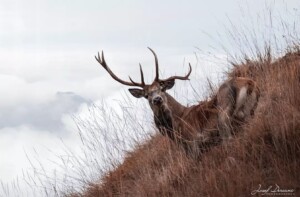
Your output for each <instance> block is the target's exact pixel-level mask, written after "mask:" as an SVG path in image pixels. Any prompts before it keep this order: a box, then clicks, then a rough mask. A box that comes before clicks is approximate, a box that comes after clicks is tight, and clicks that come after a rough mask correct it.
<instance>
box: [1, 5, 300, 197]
mask: <svg viewBox="0 0 300 197" xmlns="http://www.w3.org/2000/svg"><path fill="white" fill-rule="evenodd" d="M268 9H270V10H275V11H274V12H273V13H272V15H274V19H275V20H274V19H273V20H274V22H273V23H274V24H272V26H265V25H264V22H262V21H265V20H268V16H269V13H268ZM299 9H300V2H299V1H298V0H287V1H284V0H276V1H274V0H273V1H271V0H264V1H263V0H251V1H242V0H227V1H217V0H210V1H204V0H191V1H188V2H187V1H177V0H172V1H171V0H166V1H158V0H153V1H151V2H150V1H137V0H129V1H123V0H111V1H110V0H90V1H79V0H72V1H70V0H66V1H58V0H51V1H50V0H48V1H47V0H26V1H24V0H1V2H0V93H1V97H0V155H1V159H0V180H2V182H4V183H8V182H9V181H11V180H13V179H15V177H17V176H20V173H21V172H22V169H23V168H25V167H26V166H28V165H27V164H25V163H28V162H27V159H26V156H25V154H24V152H30V150H31V149H32V148H36V149H38V150H39V151H41V152H42V154H44V156H45V158H46V157H48V156H49V155H48V154H46V153H45V152H44V151H42V148H43V147H44V148H45V147H46V148H49V149H52V150H53V151H54V152H55V151H56V152H60V151H61V150H60V149H59V146H58V143H59V142H60V138H61V139H63V140H64V141H65V142H66V143H67V144H70V146H72V145H74V146H76V144H77V143H78V140H79V139H78V138H76V135H77V134H76V126H75V125H74V123H73V120H72V118H71V116H72V115H74V114H79V113H83V112H82V108H84V107H86V106H88V105H90V104H91V103H93V102H97V101H100V100H103V99H104V100H105V101H106V102H108V103H112V105H114V104H113V100H114V99H115V98H121V97H120V95H121V94H122V93H123V92H124V91H126V89H127V87H124V86H123V85H120V84H118V83H117V82H115V81H114V80H112V79H111V78H110V77H109V76H108V74H107V73H106V72H105V71H104V69H103V68H101V67H100V65H99V64H98V63H97V62H96V61H95V59H94V55H96V53H97V52H98V51H101V50H104V51H105V55H106V60H107V62H108V64H109V65H110V67H111V68H112V69H113V70H114V71H115V73H117V74H118V75H119V76H120V77H123V78H124V79H127V77H128V75H130V76H132V77H133V78H134V79H139V70H138V63H139V62H140V63H142V65H143V66H144V70H145V71H144V72H145V73H146V79H147V81H148V82H150V81H151V80H152V77H153V72H154V69H153V56H152V54H151V53H150V52H149V50H148V49H147V47H148V46H150V47H151V48H153V49H154V50H155V51H156V53H157V55H158V57H159V61H160V65H161V72H162V73H163V76H165V77H167V76H169V75H171V74H181V73H182V74H183V73H185V72H186V70H187V62H191V63H192V66H193V67H194V72H193V76H194V78H193V77H191V83H195V84H199V81H196V80H199V79H201V80H202V79H204V78H205V77H207V76H209V77H213V79H217V78H218V77H220V76H222V75H221V74H220V72H222V71H224V70H226V68H224V65H226V61H227V58H228V54H227V52H228V51H230V53H231V54H235V53H239V52H240V51H241V50H244V48H243V46H239V44H235V45H234V44H233V43H230V42H228V37H230V35H229V32H228V29H230V30H231V31H232V32H239V30H240V29H241V28H242V27H243V32H244V33H246V34H247V33H249V32H250V31H251V28H250V29H247V28H245V27H253V26H255V27H256V28H258V33H261V35H257V38H258V40H259V42H261V43H263V41H264V39H265V36H266V37H267V36H269V35H268V33H270V30H272V32H273V33H274V34H276V35H279V37H280V36H282V35H281V34H285V33H286V32H282V31H281V30H278V27H279V26H277V25H279V24H280V20H284V21H288V22H290V23H291V24H293V22H294V21H295V20H296V18H300V14H299ZM277 20H278V21H279V22H278V21H277ZM231 24H233V27H232V26H231ZM231 28H232V29H231ZM259 28H260V29H259ZM297 28H298V26H296V30H299V29H297ZM247 31H249V32H247ZM237 39H238V38H237ZM260 39H261V40H260ZM241 42H242V41H241ZM224 47H225V48H226V50H224ZM211 51H213V54H211V53H210V52H211ZM202 52H203V53H202ZM206 52H207V54H210V56H205V54H206ZM195 53H196V54H197V56H196V55H195ZM199 76H200V77H199ZM197 77H198V78H197ZM180 83H181V82H180ZM191 100H192V99H191ZM0 194H1V189H0Z"/></svg>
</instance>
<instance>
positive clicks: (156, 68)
mask: <svg viewBox="0 0 300 197" xmlns="http://www.w3.org/2000/svg"><path fill="white" fill-rule="evenodd" d="M148 49H149V50H150V51H151V52H152V53H153V55H154V58H155V71H156V74H155V79H154V81H157V82H164V81H168V80H175V79H179V80H189V76H190V74H191V72H192V66H191V64H190V63H189V72H188V74H187V75H186V76H184V77H182V76H172V77H169V78H167V79H159V74H158V73H159V71H158V60H157V56H156V54H155V52H154V51H153V50H152V49H151V48H150V47H148Z"/></svg>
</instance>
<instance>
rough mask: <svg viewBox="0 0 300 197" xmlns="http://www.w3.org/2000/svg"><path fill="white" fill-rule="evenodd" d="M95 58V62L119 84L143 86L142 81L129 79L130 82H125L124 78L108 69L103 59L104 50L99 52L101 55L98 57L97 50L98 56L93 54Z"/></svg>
mask: <svg viewBox="0 0 300 197" xmlns="http://www.w3.org/2000/svg"><path fill="white" fill-rule="evenodd" d="M95 59H96V60H97V62H99V64H100V65H101V66H102V67H103V68H104V69H105V70H106V71H107V72H108V74H110V76H111V77H112V78H113V79H114V80H116V81H118V82H120V83H121V84H123V85H128V86H139V87H144V86H145V85H144V84H143V83H141V84H140V83H136V82H134V81H132V80H131V79H130V81H131V82H127V81H124V80H122V79H120V78H119V77H117V76H116V75H115V74H114V73H113V72H112V71H111V70H110V68H109V67H108V65H107V64H106V61H105V59H104V52H103V51H102V53H101V57H100V53H99V52H98V57H97V56H95ZM129 78H130V77H129Z"/></svg>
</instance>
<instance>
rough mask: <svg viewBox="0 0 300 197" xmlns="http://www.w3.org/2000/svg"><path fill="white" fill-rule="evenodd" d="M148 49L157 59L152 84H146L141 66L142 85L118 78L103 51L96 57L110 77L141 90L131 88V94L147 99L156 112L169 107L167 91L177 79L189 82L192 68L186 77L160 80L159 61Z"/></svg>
mask: <svg viewBox="0 0 300 197" xmlns="http://www.w3.org/2000/svg"><path fill="white" fill-rule="evenodd" d="M148 49H149V50H150V51H151V52H152V53H153V55H154V58H155V73H156V74H155V79H154V81H153V82H152V84H145V81H144V74H143V70H142V66H141V64H140V75H141V83H138V82H135V81H133V80H132V79H131V77H129V80H130V81H124V80H122V79H120V78H119V77H117V76H116V75H115V74H114V73H113V72H112V71H111V69H110V68H109V67H108V65H107V63H106V61H105V59H104V53H103V51H102V54H101V57H100V54H99V53H98V57H97V56H95V58H96V60H97V61H98V62H99V64H100V65H101V66H102V67H103V68H104V69H105V70H106V71H107V72H108V73H109V74H110V76H111V77H112V78H113V79H114V80H116V81H118V82H119V83H121V84H123V85H127V86H135V87H139V88H130V89H129V92H130V93H131V94H132V95H133V96H134V97H136V98H146V99H147V100H148V102H149V104H150V107H151V108H152V110H153V111H154V112H155V111H156V110H158V109H160V108H161V107H167V106H166V105H167V96H166V90H169V89H171V88H172V87H173V86H174V84H175V79H179V80H189V79H188V77H189V76H190V74H191V72H192V67H191V65H190V64H189V72H188V73H187V75H185V76H171V77H169V78H167V79H160V78H159V66H158V59H157V56H156V54H155V52H154V51H153V50H152V49H151V48H149V47H148Z"/></svg>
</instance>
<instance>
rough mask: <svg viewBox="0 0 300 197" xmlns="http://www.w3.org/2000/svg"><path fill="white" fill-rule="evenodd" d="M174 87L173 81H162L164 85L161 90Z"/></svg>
mask: <svg viewBox="0 0 300 197" xmlns="http://www.w3.org/2000/svg"><path fill="white" fill-rule="evenodd" d="M174 85H175V79H171V80H168V81H164V83H163V84H162V90H169V89H171V88H173V86H174Z"/></svg>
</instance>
